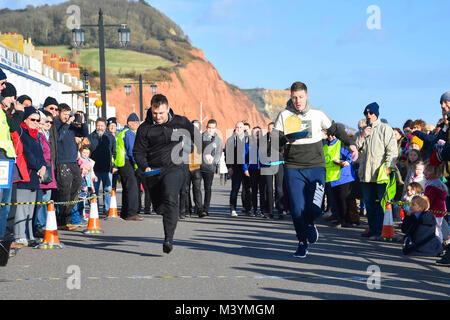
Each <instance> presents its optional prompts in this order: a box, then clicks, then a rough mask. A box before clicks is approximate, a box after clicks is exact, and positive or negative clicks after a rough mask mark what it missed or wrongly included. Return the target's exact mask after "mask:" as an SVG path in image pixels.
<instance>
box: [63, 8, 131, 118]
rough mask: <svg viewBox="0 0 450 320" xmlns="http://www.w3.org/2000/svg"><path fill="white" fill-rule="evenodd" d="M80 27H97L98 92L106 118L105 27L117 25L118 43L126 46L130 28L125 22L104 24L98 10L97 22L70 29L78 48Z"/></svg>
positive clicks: (81, 34) (80, 37)
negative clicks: (98, 56)
mask: <svg viewBox="0 0 450 320" xmlns="http://www.w3.org/2000/svg"><path fill="white" fill-rule="evenodd" d="M81 27H93V28H98V48H99V55H100V93H101V99H102V102H103V105H102V117H103V118H105V119H106V118H107V114H106V108H107V104H106V72H105V27H119V30H118V33H119V43H120V45H121V46H122V47H126V46H127V45H128V43H129V42H130V29H128V28H127V25H126V24H120V25H116V24H104V23H103V11H102V9H100V10H99V12H98V24H86V25H81V26H80V28H77V29H73V30H72V37H73V41H74V43H75V45H76V46H77V47H78V48H79V47H81V46H82V45H83V44H84V40H85V38H84V30H83V29H82V28H81Z"/></svg>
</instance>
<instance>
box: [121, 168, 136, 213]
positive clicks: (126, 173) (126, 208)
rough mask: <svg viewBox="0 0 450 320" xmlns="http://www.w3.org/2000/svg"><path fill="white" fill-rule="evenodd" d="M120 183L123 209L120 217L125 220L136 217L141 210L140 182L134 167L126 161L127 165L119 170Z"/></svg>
mask: <svg viewBox="0 0 450 320" xmlns="http://www.w3.org/2000/svg"><path fill="white" fill-rule="evenodd" d="M119 174H120V181H121V182H122V208H121V210H120V216H121V218H123V219H126V218H129V217H132V216H135V215H137V214H138V212H139V211H138V210H139V192H138V182H137V179H136V175H135V172H134V168H133V165H132V164H131V162H130V161H129V160H125V165H124V166H123V167H120V168H119Z"/></svg>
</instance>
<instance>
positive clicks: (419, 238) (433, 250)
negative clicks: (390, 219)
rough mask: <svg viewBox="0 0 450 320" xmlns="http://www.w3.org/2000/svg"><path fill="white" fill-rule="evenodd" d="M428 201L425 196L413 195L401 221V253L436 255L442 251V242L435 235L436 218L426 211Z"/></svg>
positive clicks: (428, 204)
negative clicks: (403, 235) (402, 236)
mask: <svg viewBox="0 0 450 320" xmlns="http://www.w3.org/2000/svg"><path fill="white" fill-rule="evenodd" d="M429 208H430V202H429V200H428V197H426V196H415V197H414V198H412V200H411V208H410V209H409V211H408V212H407V213H406V217H405V219H403V223H402V232H403V233H405V239H404V242H403V253H404V254H405V255H421V256H431V257H436V256H437V255H438V254H440V253H441V252H442V243H441V241H440V239H439V237H437V236H436V219H435V217H434V215H433V214H432V213H431V212H429V211H428V209H429Z"/></svg>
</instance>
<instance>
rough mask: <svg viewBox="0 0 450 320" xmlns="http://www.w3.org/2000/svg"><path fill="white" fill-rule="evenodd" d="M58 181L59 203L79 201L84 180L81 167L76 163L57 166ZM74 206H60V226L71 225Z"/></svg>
mask: <svg viewBox="0 0 450 320" xmlns="http://www.w3.org/2000/svg"><path fill="white" fill-rule="evenodd" d="M56 181H57V183H58V201H61V202H66V201H75V200H78V197H79V194H80V191H81V185H82V184H83V178H82V177H81V171H80V167H79V166H78V164H77V163H76V162H73V163H59V164H57V165H56ZM73 206H74V205H73V204H72V205H68V206H59V215H58V225H66V224H70V212H71V211H72V209H73Z"/></svg>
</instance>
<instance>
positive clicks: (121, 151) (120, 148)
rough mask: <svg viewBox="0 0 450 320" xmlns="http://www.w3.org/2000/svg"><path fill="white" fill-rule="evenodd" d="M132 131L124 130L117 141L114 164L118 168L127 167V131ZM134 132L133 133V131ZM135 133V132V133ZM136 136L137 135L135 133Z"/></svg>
mask: <svg viewBox="0 0 450 320" xmlns="http://www.w3.org/2000/svg"><path fill="white" fill-rule="evenodd" d="M129 130H130V129H128V128H127V129H125V130H122V131H121V132H120V133H119V135H118V136H117V140H116V159H115V160H114V164H115V165H116V166H117V167H118V168H121V167H123V166H124V165H125V154H126V152H127V151H126V150H125V141H124V138H125V133H126V132H127V131H129ZM132 132H133V131H132ZM133 133H134V132H133ZM134 134H136V133H134Z"/></svg>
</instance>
